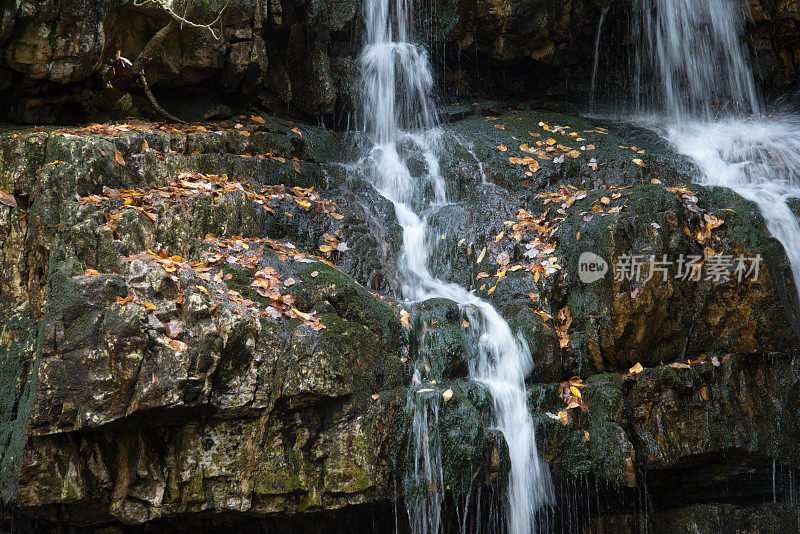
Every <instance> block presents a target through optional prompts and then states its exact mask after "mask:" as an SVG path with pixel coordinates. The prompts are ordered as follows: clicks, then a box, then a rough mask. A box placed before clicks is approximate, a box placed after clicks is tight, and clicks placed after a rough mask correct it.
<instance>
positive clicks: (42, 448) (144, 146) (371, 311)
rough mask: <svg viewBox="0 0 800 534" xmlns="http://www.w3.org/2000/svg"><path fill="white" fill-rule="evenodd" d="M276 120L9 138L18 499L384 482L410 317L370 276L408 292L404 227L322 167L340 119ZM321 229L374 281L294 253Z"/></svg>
mask: <svg viewBox="0 0 800 534" xmlns="http://www.w3.org/2000/svg"><path fill="white" fill-rule="evenodd" d="M269 120H270V122H268V123H265V121H264V120H261V122H256V121H248V124H247V125H246V126H245V127H244V128H240V129H238V130H237V129H235V128H234V127H233V125H232V124H231V125H230V126H222V125H218V126H216V127H212V128H210V129H209V128H205V127H203V128H200V129H199V130H197V129H194V128H190V129H189V131H180V130H177V129H172V130H170V129H164V130H159V129H157V128H155V127H154V125H144V124H140V125H139V126H134V128H132V129H129V128H124V127H123V128H122V129H120V128H114V127H109V128H107V129H104V130H103V131H102V133H100V132H92V131H88V130H76V131H72V132H64V131H60V132H33V133H31V132H28V133H22V134H20V135H17V136H14V135H12V134H7V135H3V138H2V147H3V153H2V164H1V166H0V169H2V175H0V176H1V178H0V179H1V180H2V182H0V183H2V189H3V190H4V191H12V192H13V193H12V194H13V196H14V198H15V199H16V201H15V202H16V204H17V205H16V206H10V205H8V203H7V202H5V203H4V204H3V205H2V208H0V210H2V218H0V221H1V222H0V228H2V235H3V240H2V260H3V269H2V279H1V282H2V285H1V286H0V288H2V289H1V290H0V291H1V292H0V294H1V295H2V303H1V304H0V312H1V313H2V324H3V327H2V330H1V331H2V344H1V345H0V346H2V349H0V362H2V370H1V371H0V398H1V399H2V401H0V414H2V416H1V417H0V420H1V421H2V425H1V426H0V451H1V453H0V458H2V462H0V489H1V490H2V499H3V501H5V502H7V501H9V500H13V501H14V502H15V503H16V505H17V506H19V507H20V508H21V509H27V510H37V511H36V512H35V513H32V514H30V515H32V516H35V517H39V518H41V519H44V520H56V519H57V516H56V515H55V514H56V513H57V508H58V507H59V506H60V505H61V504H66V503H69V506H70V512H69V513H68V514H67V516H64V517H61V518H60V519H58V520H59V521H66V522H67V523H70V524H72V523H76V524H100V523H106V522H109V521H114V522H120V523H124V524H139V523H143V522H146V521H152V520H156V519H159V518H165V519H168V518H173V517H176V516H179V515H184V514H190V513H200V512H202V511H204V510H215V511H216V512H218V513H221V514H225V513H232V514H233V513H247V514H256V515H260V516H266V515H269V514H272V513H278V512H280V513H284V514H285V513H297V512H300V511H308V512H310V511H314V510H331V509H336V508H340V507H343V506H350V505H356V504H360V503H366V502H372V501H374V500H375V499H379V498H381V496H385V495H387V494H388V492H389V491H390V489H389V486H388V465H389V464H388V460H387V458H388V431H389V428H390V425H391V421H392V418H393V415H394V411H395V408H394V405H395V404H393V403H392V401H391V399H392V398H394V396H395V394H398V395H401V396H402V395H403V392H404V386H405V384H406V383H407V382H408V379H409V377H408V374H407V371H406V369H405V366H404V365H403V364H402V362H401V361H400V358H401V356H402V355H403V351H404V346H405V331H404V329H403V327H402V326H401V324H400V321H399V319H398V318H397V317H396V316H395V313H394V310H393V309H392V308H391V306H389V305H388V304H386V303H384V302H382V301H381V300H379V299H378V298H376V297H375V296H374V295H373V294H371V293H370V292H369V291H368V290H367V289H365V287H364V286H362V285H361V284H359V283H358V282H357V281H356V279H359V280H361V281H362V283H363V284H364V285H365V286H369V285H371V284H374V285H376V287H377V288H379V289H382V290H383V291H387V290H388V291H390V289H389V288H390V285H391V283H392V280H393V278H392V275H391V274H386V273H384V274H381V272H382V271H381V269H380V268H378V270H374V269H375V268H376V266H380V265H384V266H385V265H386V264H387V261H386V258H381V257H373V258H372V259H369V258H370V257H371V256H372V255H373V254H374V253H377V254H378V255H379V256H380V255H384V254H393V252H392V250H393V245H391V244H390V243H388V242H384V241H380V242H379V241H378V240H380V239H381V237H380V236H381V230H380V228H384V231H385V232H387V235H388V236H393V235H394V233H395V232H396V229H395V228H394V227H393V226H392V222H391V219H386V218H383V217H381V219H380V223H379V226H375V225H376V224H378V223H374V222H370V220H371V219H372V218H373V217H374V214H371V206H370V205H362V204H361V203H359V202H357V201H356V200H355V198H354V192H353V191H352V190H348V191H347V193H342V190H339V189H337V184H335V183H333V182H331V181H329V180H328V179H327V178H325V175H326V174H325V172H324V171H323V165H322V164H321V163H320V160H318V159H316V157H315V156H312V155H311V154H312V153H315V152H316V151H318V150H319V151H321V152H318V153H317V156H319V155H320V154H323V153H324V151H325V148H324V147H325V145H326V143H329V144H331V145H333V144H335V143H336V140H335V139H332V138H331V136H330V134H328V133H327V132H325V131H324V130H322V131H317V130H314V129H313V128H306V127H303V130H304V131H302V132H301V131H300V130H299V129H297V128H296V129H297V131H298V132H301V133H296V132H294V131H290V126H289V125H286V124H285V123H284V122H283V121H277V120H274V119H269ZM240 154H251V155H249V156H241V155H240ZM257 154H262V156H261V157H258V156H257ZM264 154H270V155H269V156H266V155H264ZM302 154H305V155H304V156H303V159H302V160H301V159H300V158H298V157H297V156H299V155H302ZM293 158H294V159H293ZM326 159H327V158H326ZM179 169H180V171H179ZM210 169H215V170H216V171H217V172H220V173H222V172H227V174H226V175H224V176H227V177H230V178H227V177H225V178H220V177H222V176H223V175H222V174H220V175H212V176H211V177H210V178H209V180H211V181H207V180H205V179H203V178H198V176H206V175H205V174H203V175H198V174H195V173H196V172H198V171H201V170H202V171H207V170H208V171H210ZM187 171H188V172H187ZM179 173H183V174H180V176H181V177H182V178H181V177H179ZM234 176H237V177H238V179H234V178H233V177H234ZM187 180H188V181H187ZM214 180H222V181H217V182H215V181H214ZM212 184H217V185H212ZM278 184H280V186H279V185H278ZM283 184H286V185H285V186H284V185H283ZM311 185H316V186H317V189H315V191H318V193H314V192H312V190H311V189H307V188H305V187H304V186H311ZM264 188H266V189H264ZM326 188H327V191H328V193H329V196H323V193H322V192H323V191H325V190H326ZM126 191H127V193H126ZM148 191H150V192H152V191H155V193H154V194H153V196H151V197H147V198H149V200H144V201H143V202H144V203H143V204H142V202H140V200H133V199H141V198H142V195H145V196H147V195H148V193H147V192H148ZM259 191H262V192H263V191H269V192H266V193H263V194H265V195H267V196H261V195H262V193H260V192H259ZM118 194H123V195H132V196H129V201H128V205H127V206H132V207H135V209H126V205H125V204H124V203H123V202H121V201H120V197H115V195H118ZM92 195H94V196H92ZM108 195H110V196H108ZM270 195H271V196H270ZM79 199H83V200H79ZM335 199H338V200H335ZM375 205H376V206H380V202H379V201H377V200H375ZM23 210H24V211H23ZM288 220H291V221H292V223H291V224H290V225H287V224H286V221H288ZM371 226H374V228H373V229H370V227H371ZM267 235H273V236H276V237H278V240H276V241H272V240H266V241H265V240H264V239H262V238H263V237H264V236H267ZM323 235H330V236H338V237H337V238H336V239H337V240H340V241H341V242H343V243H348V248H347V249H345V248H342V251H339V252H337V254H336V255H330V254H329V256H330V257H331V258H332V259H334V260H335V261H336V262H338V263H339V265H343V264H345V263H347V264H348V265H349V267H340V268H341V269H342V270H344V271H347V270H348V269H350V268H352V271H351V272H352V275H353V276H355V277H356V279H354V278H352V277H351V276H350V275H348V274H346V273H345V272H343V271H342V270H339V269H338V268H334V267H332V266H331V265H332V264H331V265H329V264H326V263H324V262H323V261H321V258H316V257H314V256H310V255H307V254H305V253H301V252H299V250H301V249H298V248H294V246H295V245H294V243H297V244H298V245H300V246H301V247H303V249H305V250H308V251H310V252H312V253H317V254H320V255H322V254H323V253H322V252H321V251H320V250H319V246H320V245H322V244H325V243H326V240H325V238H324V237H323ZM365 235H368V236H369V237H370V239H365V238H364V236H365ZM229 237H230V238H233V241H225V240H224V239H226V238H229ZM220 239H222V241H220ZM389 239H390V241H391V239H392V237H389ZM289 243H292V244H291V245H290V244H289ZM220 247H222V248H220ZM162 250H164V251H165V252H164V253H163V254H161V252H160V251H162ZM167 250H168V251H169V254H167V253H166V251H167ZM148 251H150V252H148ZM154 251H158V252H154ZM347 256H351V259H345V258H346V257H347ZM211 257H215V258H216V259H215V260H209V258H211ZM169 258H172V259H171V260H170V259H169ZM170 261H180V263H181V266H179V267H178V266H176V265H173V264H170V263H169V262H170ZM208 261H211V263H210V264H209V263H208ZM204 262H205V263H204ZM203 265H205V266H206V267H203ZM369 265H371V267H370V266H369ZM256 272H260V273H262V274H261V275H258V274H254V273H256ZM362 275H363V276H362ZM259 276H260V278H259ZM259 279H260V280H261V282H262V285H260V286H259V285H255V286H254V285H253V283H254V282H257V281H258V280H259ZM264 284H267V285H264ZM269 284H272V285H269ZM289 294H291V297H287V295H289ZM287 298H289V300H287ZM375 393H380V394H381V398H380V399H378V400H377V401H373V400H372V399H371V395H372V394H375ZM26 434H27V440H26V438H25V435H26ZM384 498H385V497H384Z"/></svg>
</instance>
